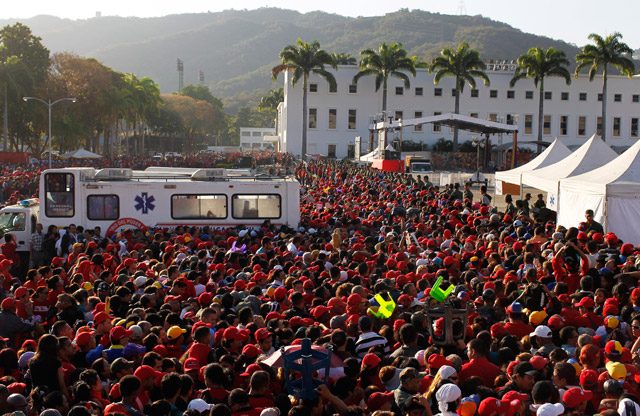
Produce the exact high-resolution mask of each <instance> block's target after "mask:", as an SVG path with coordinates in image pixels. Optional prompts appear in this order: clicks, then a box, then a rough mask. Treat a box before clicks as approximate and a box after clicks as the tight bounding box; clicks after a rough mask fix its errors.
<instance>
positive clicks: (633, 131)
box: [631, 117, 638, 137]
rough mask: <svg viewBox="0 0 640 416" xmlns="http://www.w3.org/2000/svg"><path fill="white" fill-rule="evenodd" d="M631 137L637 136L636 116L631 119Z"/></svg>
mask: <svg viewBox="0 0 640 416" xmlns="http://www.w3.org/2000/svg"><path fill="white" fill-rule="evenodd" d="M631 137H638V118H637V117H633V118H632V119H631Z"/></svg>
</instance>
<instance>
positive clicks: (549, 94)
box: [544, 91, 552, 100]
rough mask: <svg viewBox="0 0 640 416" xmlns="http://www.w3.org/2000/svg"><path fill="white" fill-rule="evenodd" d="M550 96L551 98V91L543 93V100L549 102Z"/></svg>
mask: <svg viewBox="0 0 640 416" xmlns="http://www.w3.org/2000/svg"><path fill="white" fill-rule="evenodd" d="M551 96H552V94H551V91H545V92H544V99H545V100H550V99H551Z"/></svg>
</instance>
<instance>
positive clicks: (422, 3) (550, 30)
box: [0, 0, 640, 49]
mask: <svg viewBox="0 0 640 416" xmlns="http://www.w3.org/2000/svg"><path fill="white" fill-rule="evenodd" d="M1 4H2V7H0V18H15V17H20V18H26V17H32V16H34V15H38V14H49V15H54V16H60V17H66V18H71V19H86V18H89V17H94V16H95V13H96V11H100V12H102V15H103V16H111V15H118V16H139V17H151V16H163V15H167V14H177V13H194V12H206V11H212V12H216V11H221V10H224V9H229V8H234V9H256V8H259V7H265V6H268V7H280V8H286V9H295V10H299V11H301V12H308V11H312V10H318V9H320V10H323V11H326V12H329V13H337V14H341V15H345V16H354V17H355V16H377V15H383V14H385V13H388V12H393V11H396V10H398V9H400V8H408V9H422V10H426V11H431V12H438V13H442V14H459V12H460V9H461V6H463V9H464V10H465V14H469V15H477V14H481V15H483V16H485V17H489V18H491V19H494V20H498V21H502V22H505V23H508V24H510V25H512V26H514V27H516V28H519V29H522V30H523V31H525V32H531V33H535V34H539V35H545V36H549V37H552V38H556V39H563V40H565V41H568V42H571V43H575V44H576V45H578V46H581V45H583V44H585V43H587V36H588V34H589V33H592V32H596V33H598V34H602V35H606V34H609V33H612V32H615V31H618V32H621V33H622V34H623V36H624V39H623V40H624V41H625V42H627V43H628V44H629V46H631V47H632V48H634V49H636V48H640V30H638V29H637V26H636V25H637V23H636V21H637V16H638V15H640V1H638V0H617V1H612V2H606V1H602V0H537V1H534V2H525V1H522V0H463V1H460V0H438V1H435V0H395V1H382V0H374V1H370V0H368V1H367V0H349V1H344V0H324V1H322V2H319V3H316V2H314V1H307V2H301V1H299V0H298V1H296V2H293V1H291V0H235V1H231V2H225V1H221V0H209V1H205V0H182V1H167V0H159V1H158V0H155V1H148V0H104V1H102V2H100V1H87V0H58V1H52V0H26V1H15V0H1Z"/></svg>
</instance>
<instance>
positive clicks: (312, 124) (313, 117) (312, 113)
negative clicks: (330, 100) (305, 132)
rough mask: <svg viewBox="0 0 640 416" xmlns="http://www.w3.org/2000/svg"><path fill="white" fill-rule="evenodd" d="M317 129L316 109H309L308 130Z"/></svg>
mask: <svg viewBox="0 0 640 416" xmlns="http://www.w3.org/2000/svg"><path fill="white" fill-rule="evenodd" d="M316 127H318V109H317V108H310V109H309V128H310V129H315V128H316Z"/></svg>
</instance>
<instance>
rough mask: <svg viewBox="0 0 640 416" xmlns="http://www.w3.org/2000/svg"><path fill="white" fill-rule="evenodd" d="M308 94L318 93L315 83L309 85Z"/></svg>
mask: <svg viewBox="0 0 640 416" xmlns="http://www.w3.org/2000/svg"><path fill="white" fill-rule="evenodd" d="M309 92H318V84H316V83H312V84H309Z"/></svg>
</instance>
